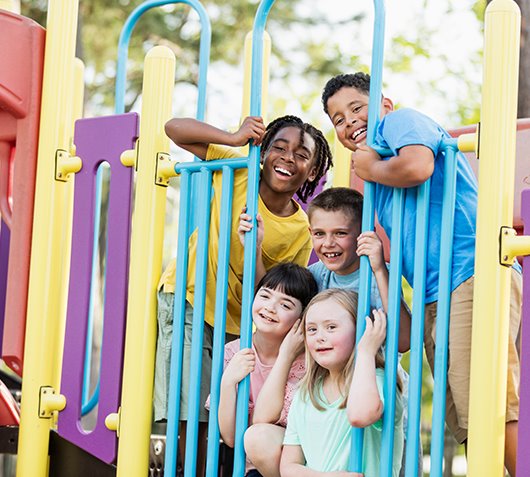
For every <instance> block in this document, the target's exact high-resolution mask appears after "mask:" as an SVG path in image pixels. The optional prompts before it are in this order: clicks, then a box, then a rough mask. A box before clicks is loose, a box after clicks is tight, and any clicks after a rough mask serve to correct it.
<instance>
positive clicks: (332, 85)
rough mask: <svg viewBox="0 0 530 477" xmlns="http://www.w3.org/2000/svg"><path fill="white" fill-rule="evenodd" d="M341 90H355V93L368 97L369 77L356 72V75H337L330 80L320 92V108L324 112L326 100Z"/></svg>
mask: <svg viewBox="0 0 530 477" xmlns="http://www.w3.org/2000/svg"><path fill="white" fill-rule="evenodd" d="M342 88H355V89H356V90H357V91H359V92H361V93H363V94H366V95H367V96H369V95H370V75H369V74H366V73H362V72H361V71H358V72H357V73H353V74H352V73H349V74H345V75H337V76H334V77H333V78H331V79H330V80H329V81H328V82H327V83H326V86H324V90H323V91H322V106H324V112H325V113H326V114H329V113H328V100H329V98H331V96H333V95H334V94H335V93H336V92H337V91H339V90H340V89H342Z"/></svg>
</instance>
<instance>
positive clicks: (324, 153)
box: [261, 116, 333, 204]
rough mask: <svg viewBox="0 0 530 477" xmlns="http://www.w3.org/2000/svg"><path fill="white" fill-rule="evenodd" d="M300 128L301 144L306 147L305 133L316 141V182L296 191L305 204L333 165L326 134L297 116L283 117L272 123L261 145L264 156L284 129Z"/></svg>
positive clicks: (308, 182) (305, 183) (306, 184)
mask: <svg viewBox="0 0 530 477" xmlns="http://www.w3.org/2000/svg"><path fill="white" fill-rule="evenodd" d="M290 127H294V128H298V129H299V130H300V144H301V145H304V133H307V134H309V135H310V136H311V137H312V138H313V140H314V141H315V164H314V166H315V167H316V171H317V173H316V177H315V180H314V181H312V182H310V181H305V182H304V183H303V184H302V186H301V187H300V189H298V190H297V191H296V195H297V196H298V197H299V198H300V200H301V201H302V202H303V203H304V204H305V203H306V202H307V199H308V198H309V197H311V195H312V194H313V192H315V189H316V188H317V186H318V183H319V182H320V179H322V177H323V176H324V174H325V173H326V172H327V171H328V169H329V168H330V167H331V166H332V165H333V156H332V154H331V149H330V148H329V144H328V141H326V138H325V137H324V134H322V132H321V131H320V130H318V129H317V128H316V127H314V126H313V125H311V124H309V123H304V122H303V121H302V120H301V119H300V118H299V117H297V116H282V117H280V118H277V119H275V120H274V121H272V122H270V123H269V124H268V126H267V130H266V131H265V135H264V136H263V141H262V143H261V151H262V154H265V151H266V150H267V149H268V148H269V146H270V144H271V142H272V141H273V139H274V137H275V136H276V134H277V133H278V131H280V130H281V129H283V128H290Z"/></svg>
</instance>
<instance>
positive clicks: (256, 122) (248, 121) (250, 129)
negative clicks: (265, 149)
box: [231, 116, 265, 147]
mask: <svg viewBox="0 0 530 477" xmlns="http://www.w3.org/2000/svg"><path fill="white" fill-rule="evenodd" d="M264 134H265V125H264V124H263V119H262V118H260V117H258V116H248V117H246V118H245V120H244V121H243V123H242V124H241V126H240V127H239V129H238V130H237V131H236V132H235V133H233V134H232V144H231V146H235V147H239V146H244V145H245V144H247V143H248V142H249V141H250V140H251V139H252V140H253V141H254V145H256V146H259V145H260V144H261V140H262V139H263V135H264Z"/></svg>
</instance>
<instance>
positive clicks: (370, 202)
mask: <svg viewBox="0 0 530 477" xmlns="http://www.w3.org/2000/svg"><path fill="white" fill-rule="evenodd" d="M384 41H385V4H384V0H374V31H373V41H372V66H371V77H370V101H369V104H368V131H367V134H366V142H367V144H368V145H369V146H373V145H374V142H375V131H376V129H377V125H378V124H379V112H380V105H381V87H382V82H383V81H382V77H383V52H384ZM374 201H375V184H373V183H371V182H365V184H364V202H363V219H362V224H361V229H362V230H363V231H369V230H374ZM371 287H372V269H371V268H370V262H369V260H368V257H366V256H363V257H361V265H360V269H359V304H358V307H357V331H356V342H357V343H358V342H359V340H360V339H361V337H362V335H363V333H364V328H365V322H364V318H365V317H366V316H367V315H368V313H369V312H370V290H371ZM363 442H364V429H358V428H353V429H352V444H351V454H350V462H349V465H348V468H349V470H350V471H352V472H362V471H363Z"/></svg>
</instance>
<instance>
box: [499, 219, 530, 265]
mask: <svg viewBox="0 0 530 477" xmlns="http://www.w3.org/2000/svg"><path fill="white" fill-rule="evenodd" d="M500 242H501V243H500V252H499V261H500V263H501V264H502V265H506V266H510V267H511V266H512V265H513V264H514V262H515V257H517V256H525V255H530V236H529V235H522V236H517V233H516V232H515V229H513V228H511V227H502V228H501V233H500Z"/></svg>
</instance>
